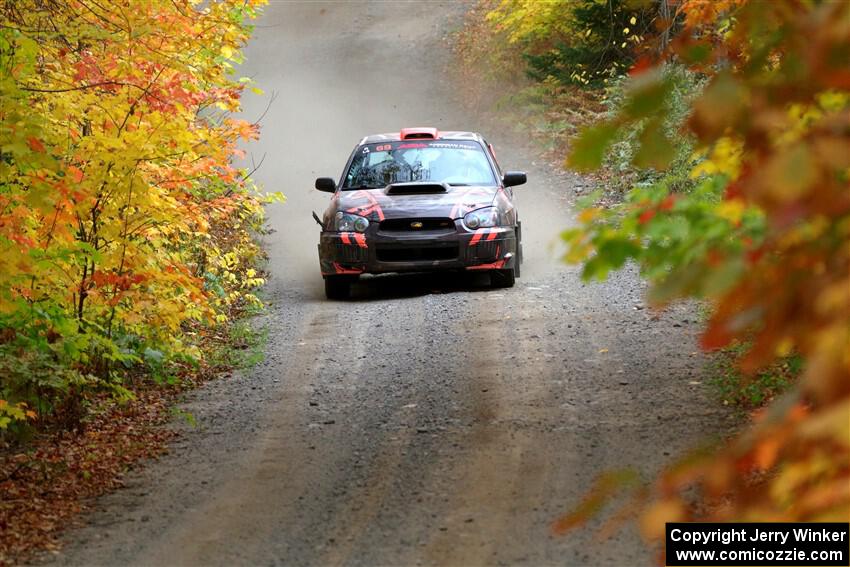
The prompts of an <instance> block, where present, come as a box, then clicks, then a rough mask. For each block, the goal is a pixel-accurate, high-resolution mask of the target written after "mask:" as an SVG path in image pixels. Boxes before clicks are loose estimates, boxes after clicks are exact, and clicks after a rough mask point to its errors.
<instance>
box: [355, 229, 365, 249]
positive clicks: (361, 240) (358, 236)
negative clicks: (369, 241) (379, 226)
mask: <svg viewBox="0 0 850 567" xmlns="http://www.w3.org/2000/svg"><path fill="white" fill-rule="evenodd" d="M354 240H355V241H356V242H357V246H359V247H360V248H366V247H367V246H366V235H365V234H362V233H360V232H355V233H354Z"/></svg>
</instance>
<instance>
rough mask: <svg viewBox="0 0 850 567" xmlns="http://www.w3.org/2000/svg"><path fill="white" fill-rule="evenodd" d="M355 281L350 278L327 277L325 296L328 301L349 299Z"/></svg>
mask: <svg viewBox="0 0 850 567" xmlns="http://www.w3.org/2000/svg"><path fill="white" fill-rule="evenodd" d="M353 281H354V280H353V279H352V278H351V277H349V276H325V296H326V297H327V298H328V299H348V298H349V296H350V295H351V284H352V283H353Z"/></svg>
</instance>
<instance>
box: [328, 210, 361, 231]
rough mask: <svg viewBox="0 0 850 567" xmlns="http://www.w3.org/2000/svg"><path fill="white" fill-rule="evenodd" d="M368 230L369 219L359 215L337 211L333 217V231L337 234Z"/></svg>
mask: <svg viewBox="0 0 850 567" xmlns="http://www.w3.org/2000/svg"><path fill="white" fill-rule="evenodd" d="M367 228H369V219H367V218H366V217H361V216H360V215H352V214H351V213H344V212H342V211H339V212H338V213H337V214H336V216H334V226H333V229H334V230H338V231H339V232H366V229H367Z"/></svg>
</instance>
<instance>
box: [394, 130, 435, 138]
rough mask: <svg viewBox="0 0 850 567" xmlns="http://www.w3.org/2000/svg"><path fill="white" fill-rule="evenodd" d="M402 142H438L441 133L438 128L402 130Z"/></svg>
mask: <svg viewBox="0 0 850 567" xmlns="http://www.w3.org/2000/svg"><path fill="white" fill-rule="evenodd" d="M400 137H401V139H402V140H436V139H437V138H439V137H440V133H439V132H438V131H437V129H436V128H402V129H401V134H400Z"/></svg>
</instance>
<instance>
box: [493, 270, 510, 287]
mask: <svg viewBox="0 0 850 567" xmlns="http://www.w3.org/2000/svg"><path fill="white" fill-rule="evenodd" d="M515 282H516V270H515V269H514V268H511V269H509V270H493V271H492V272H490V285H492V286H493V287H514V283H515Z"/></svg>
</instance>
